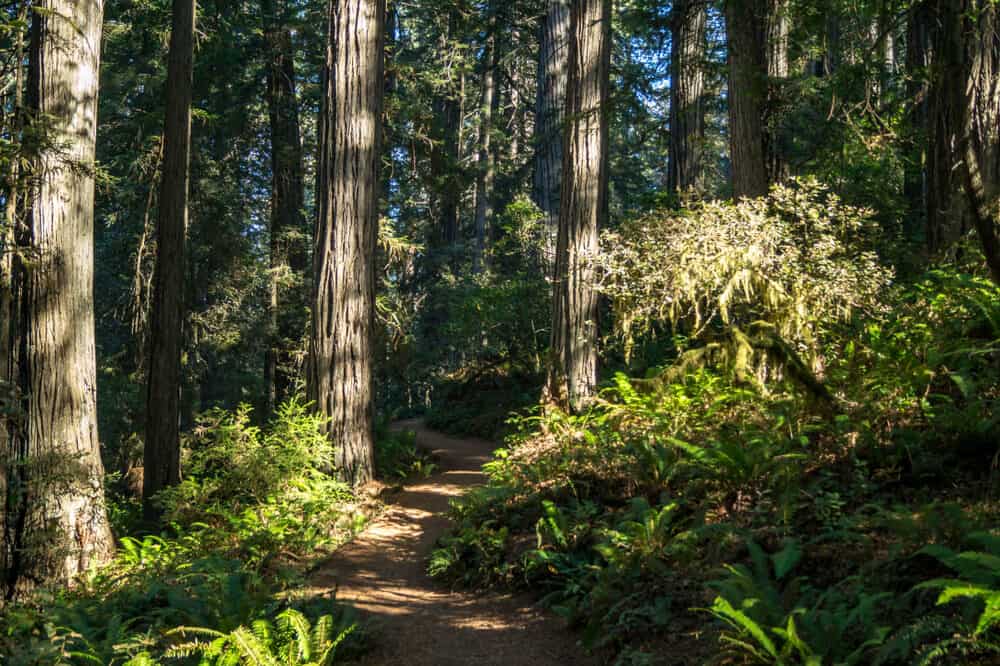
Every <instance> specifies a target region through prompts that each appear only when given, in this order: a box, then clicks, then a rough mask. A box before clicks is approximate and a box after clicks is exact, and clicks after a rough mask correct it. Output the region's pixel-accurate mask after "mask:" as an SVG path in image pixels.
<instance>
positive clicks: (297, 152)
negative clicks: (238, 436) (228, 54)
mask: <svg viewBox="0 0 1000 666" xmlns="http://www.w3.org/2000/svg"><path fill="white" fill-rule="evenodd" d="M261 10H262V12H263V14H264V41H265V45H266V51H265V53H266V56H267V65H268V67H267V108H268V119H269V122H270V131H271V230H270V236H271V248H270V250H271V285H270V304H269V309H270V331H269V335H270V338H271V340H270V344H269V345H268V347H269V349H268V353H267V358H266V364H265V369H266V374H267V386H268V401H267V402H268V404H267V407H268V412H273V410H274V408H275V407H276V406H277V405H278V404H279V403H281V402H282V401H283V400H285V399H287V398H288V397H290V395H291V393H292V392H293V390H294V387H295V378H296V377H297V376H298V375H299V362H298V360H297V358H296V355H295V352H296V350H297V349H298V348H299V343H300V341H301V338H302V334H303V332H304V328H305V320H304V318H305V312H306V296H305V294H306V285H305V282H306V278H305V276H306V271H307V270H308V264H309V251H308V242H309V241H308V230H307V227H306V220H305V213H304V209H305V190H304V186H305V184H304V180H303V169H302V138H301V133H300V129H299V107H298V100H297V99H296V95H295V52H294V49H293V47H292V34H291V30H290V29H289V28H288V26H287V25H286V24H285V16H284V14H285V11H286V10H285V8H284V6H283V3H275V1H274V0H262V2H261Z"/></svg>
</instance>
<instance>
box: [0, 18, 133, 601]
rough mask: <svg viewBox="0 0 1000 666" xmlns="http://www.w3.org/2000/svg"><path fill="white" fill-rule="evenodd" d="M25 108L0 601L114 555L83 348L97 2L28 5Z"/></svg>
mask: <svg viewBox="0 0 1000 666" xmlns="http://www.w3.org/2000/svg"><path fill="white" fill-rule="evenodd" d="M36 8H37V9H39V10H40V11H38V12H37V13H36V14H35V16H34V22H33V28H32V30H33V34H32V44H31V68H30V69H31V72H30V76H29V86H28V93H29V107H30V110H31V113H32V118H33V119H39V118H45V126H44V131H45V132H46V135H47V138H48V139H49V140H48V141H46V142H44V145H43V147H42V148H40V149H39V152H38V153H37V154H35V155H34V156H32V158H33V159H32V162H33V168H32V176H33V182H32V184H31V187H30V190H29V191H28V192H27V197H28V198H27V216H26V219H25V221H24V224H23V225H20V226H19V228H18V231H17V234H16V239H15V241H16V243H17V244H18V246H19V250H20V251H19V252H18V256H17V257H16V258H15V260H14V266H13V276H12V278H13V280H12V283H13V293H14V307H15V308H16V310H17V311H16V319H14V320H13V322H12V323H13V327H14V330H13V331H12V332H13V344H12V345H11V348H10V349H9V353H10V357H9V359H8V360H7V362H8V363H10V364H11V367H13V368H14V369H15V373H16V389H17V394H18V398H19V405H18V407H19V410H20V412H21V414H20V418H19V419H18V420H17V421H16V424H15V426H14V427H13V428H11V432H9V433H8V437H7V439H6V440H5V441H4V442H3V452H2V453H3V456H4V458H5V459H6V461H5V463H9V464H8V474H9V479H8V481H9V483H10V497H11V498H12V499H13V501H12V502H11V503H9V504H8V505H7V506H6V507H5V509H6V516H5V520H4V521H3V524H4V533H3V535H2V536H3V544H2V546H3V547H2V550H0V569H2V573H3V580H2V583H0V586H2V588H3V592H4V596H5V597H7V598H13V597H18V596H21V595H22V594H24V593H26V592H28V591H29V590H30V589H31V588H33V587H34V586H36V585H38V584H41V583H45V582H69V581H71V580H72V579H73V578H74V577H75V576H76V575H77V574H79V573H80V572H82V571H84V570H85V569H86V568H87V567H88V566H90V565H91V564H94V563H100V562H101V561H103V560H105V559H106V558H108V557H109V556H110V554H111V552H112V550H113V547H114V545H113V541H112V538H111V531H110V529H109V526H108V520H107V514H106V511H105V503H104V487H103V480H104V479H103V477H104V467H103V465H102V463H101V455H100V446H99V444H98V436H97V371H96V354H95V343H94V150H95V142H96V137H97V95H98V75H99V70H100V67H99V65H100V44H101V22H102V18H103V5H102V3H101V2H100V0H91V1H86V2H69V1H68V0H47V1H45V2H40V3H37V5H36Z"/></svg>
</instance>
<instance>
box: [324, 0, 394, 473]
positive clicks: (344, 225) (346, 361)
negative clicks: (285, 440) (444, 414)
mask: <svg viewBox="0 0 1000 666" xmlns="http://www.w3.org/2000/svg"><path fill="white" fill-rule="evenodd" d="M328 13H329V44H328V48H327V75H326V77H325V86H324V91H323V111H322V114H323V118H324V120H323V122H322V130H323V133H322V136H321V137H320V141H321V149H320V163H319V171H320V173H319V185H320V189H321V192H320V196H319V220H318V224H317V228H316V244H315V253H314V257H315V258H314V270H315V286H314V302H313V323H312V340H311V361H310V364H309V393H310V398H311V399H312V400H313V401H315V404H316V406H317V408H318V409H319V411H320V413H321V414H322V415H323V416H324V417H326V418H328V419H329V423H328V427H327V432H328V435H329V437H330V441H331V443H332V444H333V445H334V447H336V451H337V456H336V465H337V467H338V469H339V471H340V472H341V473H342V474H343V475H344V476H345V477H346V478H347V479H349V480H351V481H352V482H355V483H362V482H365V481H368V480H370V479H371V478H372V476H373V473H374V469H373V467H374V461H373V458H374V450H373V447H374V443H373V432H372V428H373V423H372V421H373V403H372V401H373V393H372V355H373V344H372V334H373V327H374V308H375V240H376V236H377V233H378V215H379V211H378V195H379V182H380V181H379V161H380V159H381V146H380V144H381V138H382V93H383V62H382V61H383V39H384V35H383V27H384V20H385V2H384V0H330V4H329V8H328Z"/></svg>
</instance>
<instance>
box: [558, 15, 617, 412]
mask: <svg viewBox="0 0 1000 666" xmlns="http://www.w3.org/2000/svg"><path fill="white" fill-rule="evenodd" d="M570 22H571V27H570V42H569V77H568V80H567V94H566V134H565V144H564V147H563V167H562V172H563V182H562V201H561V202H560V205H559V237H558V239H557V241H556V267H555V284H554V288H553V300H552V344H551V351H550V361H549V371H548V380H547V382H546V388H545V393H544V395H543V401H544V402H545V403H547V404H551V405H556V406H558V407H560V408H563V409H573V410H579V409H581V408H583V407H584V406H585V405H586V404H587V402H588V401H590V400H591V399H592V398H593V396H594V393H595V391H596V389H597V324H598V322H597V316H598V308H597V305H598V300H597V292H596V291H595V289H594V284H593V269H592V267H591V264H590V261H589V260H590V258H591V257H592V256H593V255H594V254H595V253H596V252H597V250H598V235H597V234H598V227H599V226H600V223H601V221H602V220H603V219H604V218H605V217H606V216H607V206H608V108H607V104H608V88H609V78H608V77H609V71H610V62H611V51H610V47H611V2H610V0H573V5H572V13H571V18H570Z"/></svg>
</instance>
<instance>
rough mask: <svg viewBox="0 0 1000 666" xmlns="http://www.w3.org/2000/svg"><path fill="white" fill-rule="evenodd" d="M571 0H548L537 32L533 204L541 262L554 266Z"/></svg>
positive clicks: (549, 270) (557, 234)
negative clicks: (540, 226)
mask: <svg viewBox="0 0 1000 666" xmlns="http://www.w3.org/2000/svg"><path fill="white" fill-rule="evenodd" d="M569 24H570V0H549V2H548V7H547V10H546V12H545V15H544V16H543V17H542V19H541V22H540V25H539V28H538V32H539V40H538V84H537V97H536V99H535V174H534V187H533V194H534V200H535V204H536V205H537V206H538V208H539V209H540V210H541V211H542V214H543V215H544V219H543V222H544V224H545V247H544V249H543V251H544V253H545V256H544V264H545V266H546V267H547V270H548V272H549V273H551V272H552V270H553V269H554V267H555V257H556V240H557V238H558V236H559V193H560V183H561V181H562V160H563V154H562V152H563V118H564V113H563V112H564V109H565V105H566V78H567V75H568V72H567V70H568V67H569V28H570V25H569Z"/></svg>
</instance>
